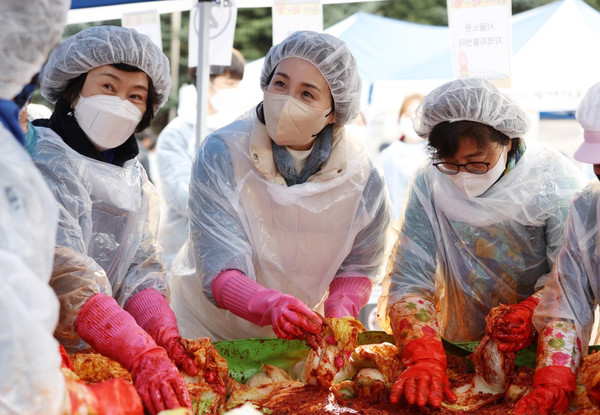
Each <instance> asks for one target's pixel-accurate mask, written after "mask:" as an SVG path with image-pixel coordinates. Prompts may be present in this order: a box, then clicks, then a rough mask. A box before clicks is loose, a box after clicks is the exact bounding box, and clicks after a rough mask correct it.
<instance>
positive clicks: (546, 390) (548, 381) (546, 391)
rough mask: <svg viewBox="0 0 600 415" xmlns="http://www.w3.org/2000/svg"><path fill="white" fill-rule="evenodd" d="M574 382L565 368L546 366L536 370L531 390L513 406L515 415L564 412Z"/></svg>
mask: <svg viewBox="0 0 600 415" xmlns="http://www.w3.org/2000/svg"><path fill="white" fill-rule="evenodd" d="M575 386H576V380H575V375H573V372H571V369H570V368H568V367H565V366H554V365H550V366H546V367H543V368H541V369H538V370H536V372H535V375H534V378H533V390H532V391H531V392H530V393H528V394H527V395H525V396H524V397H522V398H521V399H520V400H519V401H518V402H517V403H516V405H515V408H514V414H515V415H530V414H539V415H549V414H550V413H552V411H554V410H556V411H562V412H564V411H566V410H567V409H568V408H569V402H571V398H572V397H573V392H574V391H575Z"/></svg>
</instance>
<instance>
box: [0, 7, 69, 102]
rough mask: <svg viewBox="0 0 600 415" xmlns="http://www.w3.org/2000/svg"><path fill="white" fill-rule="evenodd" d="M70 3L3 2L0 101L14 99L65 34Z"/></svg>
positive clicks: (0, 32)
mask: <svg viewBox="0 0 600 415" xmlns="http://www.w3.org/2000/svg"><path fill="white" fill-rule="evenodd" d="M70 5H71V1H70V0H18V1H16V0H0V28H2V29H1V30H0V45H2V47H1V48H0V98H1V99H13V98H14V97H15V96H16V95H17V94H18V93H19V92H21V90H22V89H23V87H24V86H25V85H27V84H28V83H29V81H30V80H31V78H32V77H33V75H35V74H36V73H37V72H38V71H39V70H40V68H41V67H42V64H43V63H44V60H45V59H46V54H47V53H48V52H49V51H50V49H51V48H52V47H53V46H54V45H55V44H56V43H58V41H59V40H60V36H61V35H62V32H63V28H64V25H65V21H66V18H67V10H69V7H70Z"/></svg>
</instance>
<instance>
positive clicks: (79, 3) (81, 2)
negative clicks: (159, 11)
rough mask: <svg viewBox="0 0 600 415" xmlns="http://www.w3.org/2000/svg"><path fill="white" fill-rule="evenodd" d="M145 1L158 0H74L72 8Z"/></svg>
mask: <svg viewBox="0 0 600 415" xmlns="http://www.w3.org/2000/svg"><path fill="white" fill-rule="evenodd" d="M144 1H158V0H72V2H71V9H85V8H86V7H101V6H114V5H116V4H128V3H141V2H144Z"/></svg>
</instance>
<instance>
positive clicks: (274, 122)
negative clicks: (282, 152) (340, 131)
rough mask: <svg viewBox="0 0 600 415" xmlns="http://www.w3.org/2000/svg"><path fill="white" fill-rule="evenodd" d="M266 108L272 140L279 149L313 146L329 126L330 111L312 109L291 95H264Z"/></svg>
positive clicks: (267, 93)
mask: <svg viewBox="0 0 600 415" xmlns="http://www.w3.org/2000/svg"><path fill="white" fill-rule="evenodd" d="M263 108H264V112H265V124H266V126H267V132H268V133H269V137H271V139H272V140H273V141H275V142H276V143H277V144H279V145H280V146H305V145H307V144H310V143H311V142H312V141H314V139H315V138H316V137H317V134H319V133H320V132H321V130H322V129H323V128H325V126H326V125H327V124H330V120H329V118H328V115H329V114H331V107H329V108H328V109H325V110H320V109H317V108H312V107H310V106H308V105H306V104H305V103H303V102H300V101H299V100H297V99H296V98H293V97H291V96H289V95H280V94H271V93H269V92H267V91H264V101H263Z"/></svg>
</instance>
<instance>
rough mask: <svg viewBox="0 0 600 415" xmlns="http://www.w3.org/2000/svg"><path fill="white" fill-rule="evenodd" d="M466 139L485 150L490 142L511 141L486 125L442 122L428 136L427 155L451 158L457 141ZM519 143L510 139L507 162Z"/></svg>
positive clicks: (517, 140)
mask: <svg viewBox="0 0 600 415" xmlns="http://www.w3.org/2000/svg"><path fill="white" fill-rule="evenodd" d="M467 137H468V138H472V139H474V140H476V141H477V146H478V147H479V148H485V147H487V146H488V144H489V143H491V142H493V143H499V144H502V145H508V143H509V142H510V141H511V139H510V138H509V137H508V136H507V135H506V134H503V133H501V132H500V131H498V130H496V129H495V128H493V127H490V126H489V125H486V124H482V123H479V122H475V121H454V122H449V121H444V122H441V123H439V124H437V125H436V126H435V127H433V130H431V133H430V134H429V144H428V149H429V153H430V155H431V157H432V158H434V159H436V160H445V159H449V158H452V157H453V156H454V155H455V154H456V152H457V150H458V143H459V141H460V140H461V139H463V138H467ZM520 143H521V139H520V138H518V137H517V138H513V139H512V147H511V149H510V151H509V152H508V157H507V158H508V160H510V159H511V158H512V157H513V156H514V155H515V153H516V152H517V149H518V148H519V145H520Z"/></svg>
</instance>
